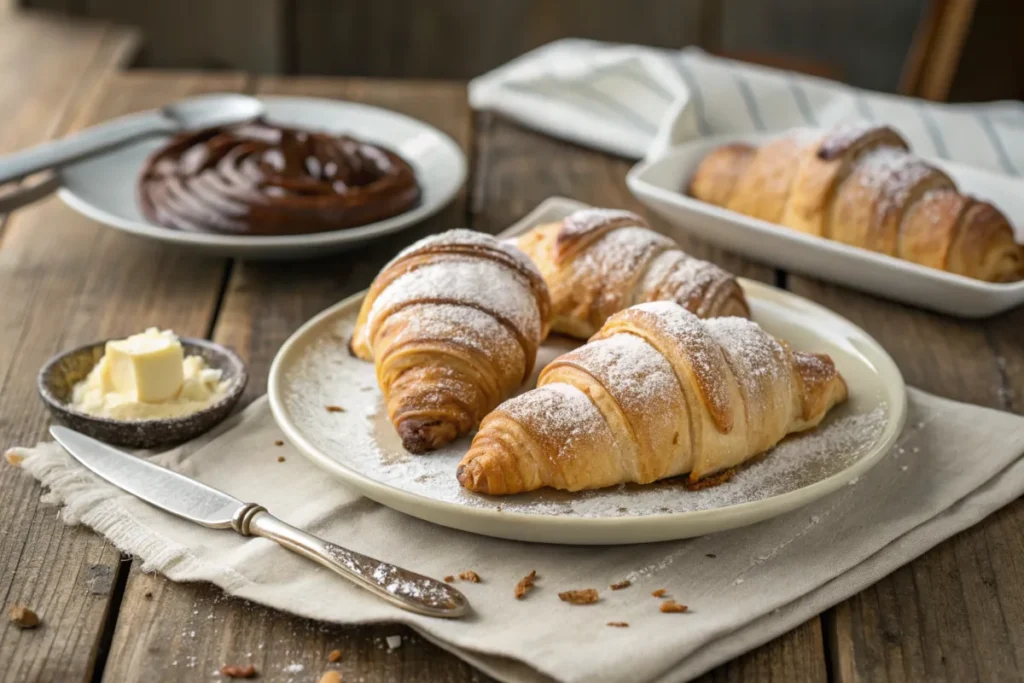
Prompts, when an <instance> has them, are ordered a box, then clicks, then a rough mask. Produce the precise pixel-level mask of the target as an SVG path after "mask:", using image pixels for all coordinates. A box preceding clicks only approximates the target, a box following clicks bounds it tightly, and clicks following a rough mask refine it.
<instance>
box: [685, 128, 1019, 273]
mask: <svg viewBox="0 0 1024 683" xmlns="http://www.w3.org/2000/svg"><path fill="white" fill-rule="evenodd" d="M689 192H690V194H692V195H693V196H694V197H696V198H697V199H701V200H703V201H706V202H709V203H711V204H715V205H717V206H723V207H725V208H727V209H731V210H733V211H737V212H739V213H742V214H746V215H748V216H753V217H754V218H760V219H762V220H766V221H769V222H772V223H778V224H780V225H784V226H787V227H790V228H793V229H794V230H799V231H800V232H805V233H808V234H811V235H817V236H819V237H826V238H829V239H833V240H836V241H838V242H843V243H845V244H849V245H852V246H856V247H862V248H864V249H870V250H872V251H876V252H880V253H883V254H887V255H889V256H895V257H898V258H902V259H905V260H907V261H913V262H914V263H919V264H921V265H923V266H928V267H930V268H937V269H939V270H945V271H948V272H951V273H956V274H959V275H965V276H967V277H972V278H975V279H978V280H986V281H989V282H1011V281H1016V280H1020V279H1022V278H1024V246H1021V245H1019V244H1017V243H1016V242H1015V241H1014V233H1013V227H1012V226H1011V225H1010V223H1009V222H1008V221H1007V219H1006V217H1005V216H1004V215H1003V214H1002V213H1000V212H999V211H998V210H997V209H996V208H995V207H993V206H992V205H991V204H988V203H986V202H983V201H980V200H977V199H974V198H972V197H968V196H966V195H962V194H960V193H959V192H958V191H957V189H956V185H955V184H954V183H953V181H952V180H951V179H950V178H949V177H948V176H947V175H946V174H945V173H943V172H942V171H940V170H938V169H936V168H934V167H932V166H929V165H928V164H926V163H924V162H923V161H921V160H920V159H918V158H917V157H915V156H914V155H913V154H912V153H911V152H910V151H909V148H908V146H907V143H906V141H905V140H904V139H903V138H902V137H901V136H900V135H899V134H898V133H897V132H896V131H894V130H892V129H891V128H888V127H884V126H874V125H852V124H845V125H839V126H837V127H835V128H833V129H832V130H830V131H827V132H819V131H813V130H805V129H799V130H795V131H791V132H790V133H789V134H787V135H785V136H783V137H781V138H779V139H777V140H773V141H770V142H768V143H765V144H763V145H761V146H760V147H754V146H752V145H746V144H729V145H723V146H721V147H719V148H717V149H715V150H714V151H712V152H711V153H710V154H708V155H707V156H706V157H705V158H704V159H703V160H702V161H701V163H700V165H699V166H698V167H697V171H696V173H695V174H694V176H693V178H692V179H691V180H690V186H689Z"/></svg>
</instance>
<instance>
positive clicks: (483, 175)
mask: <svg viewBox="0 0 1024 683" xmlns="http://www.w3.org/2000/svg"><path fill="white" fill-rule="evenodd" d="M474 140H475V142H476V150H477V159H476V162H475V164H474V167H475V173H474V177H473V187H472V191H471V206H470V211H471V223H472V225H473V227H474V228H476V229H479V230H484V231H487V232H496V231H498V230H501V229H502V228H504V227H507V226H508V225H509V224H510V223H512V222H513V221H515V220H516V219H518V218H520V217H521V216H522V215H523V214H525V213H526V212H528V211H529V210H530V209H532V208H533V207H534V206H536V205H537V204H538V203H539V202H541V201H542V200H544V199H545V198H547V197H549V196H552V195H564V196H569V197H574V198H576V199H579V200H580V201H584V202H589V203H592V204H596V205H600V206H609V207H618V208H626V209H630V210H633V211H638V212H640V213H642V214H644V215H645V216H647V217H648V218H649V219H650V220H651V222H652V224H653V225H655V226H663V223H662V222H661V221H660V220H659V219H657V218H656V217H654V216H653V215H652V214H650V212H648V211H646V210H645V209H643V207H641V206H640V204H639V203H638V202H637V201H636V200H635V199H634V198H633V196H632V195H631V194H630V192H629V190H628V189H627V187H626V183H625V175H626V171H627V170H628V169H629V167H630V165H631V162H629V161H626V160H623V159H614V158H611V157H609V156H607V155H605V154H601V153H600V152H595V151H593V150H588V149H584V148H581V147H577V146H574V145H570V144H567V143H564V142H560V141H557V140H554V139H552V138H549V137H546V136H543V135H539V134H537V133H533V132H530V131H527V130H524V129H522V128H520V127H518V126H516V125H514V124H511V123H509V122H507V121H505V120H502V119H500V118H497V117H494V116H491V115H487V114H484V115H479V116H478V117H477V125H476V131H475V135H474ZM677 237H678V235H677ZM680 241H681V242H682V243H683V245H684V248H685V249H687V250H688V251H690V252H691V253H693V254H695V255H698V256H700V257H701V258H707V259H710V260H712V261H715V262H717V263H719V264H721V265H722V266H723V267H726V268H728V269H730V270H731V271H732V272H734V273H738V274H741V275H744V276H746V277H750V278H755V279H760V280H764V281H767V282H772V281H773V280H774V272H773V271H772V270H770V269H768V268H765V267H763V266H758V265H756V264H752V263H750V262H747V261H743V260H741V259H740V258H739V257H736V256H734V255H731V254H727V253H725V252H721V251H718V250H716V249H713V248H710V247H708V246H707V245H704V244H701V243H698V242H696V241H694V240H688V239H685V238H682V239H680ZM826 679H827V674H826V669H825V657H824V651H823V647H822V637H821V626H820V623H819V620H818V619H817V618H815V619H812V620H810V621H808V622H807V623H805V624H803V625H802V626H800V627H799V628H797V629H795V630H794V631H792V632H790V633H788V634H786V635H785V636H783V637H781V638H777V639H776V640H774V641H772V642H771V643H768V644H766V645H764V646H763V647H760V648H758V649H757V650H754V651H753V652H750V653H748V654H746V655H744V656H742V657H739V658H737V659H736V660H734V661H732V662H729V663H728V664H725V665H723V666H721V667H719V668H718V669H716V670H714V671H712V672H709V673H708V674H707V675H706V676H704V677H702V679H701V680H702V681H703V682H705V683H709V682H711V681H729V682H733V681H736V682H739V681H743V682H744V683H746V682H747V681H822V682H823V681H825V680H826Z"/></svg>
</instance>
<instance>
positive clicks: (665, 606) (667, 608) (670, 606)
mask: <svg viewBox="0 0 1024 683" xmlns="http://www.w3.org/2000/svg"><path fill="white" fill-rule="evenodd" d="M688 609H690V608H689V607H687V606H686V605H680V604H679V603H678V602H676V601H675V600H666V601H665V602H663V603H661V606H660V607H658V611H660V612H665V613H672V612H685V611H687V610H688Z"/></svg>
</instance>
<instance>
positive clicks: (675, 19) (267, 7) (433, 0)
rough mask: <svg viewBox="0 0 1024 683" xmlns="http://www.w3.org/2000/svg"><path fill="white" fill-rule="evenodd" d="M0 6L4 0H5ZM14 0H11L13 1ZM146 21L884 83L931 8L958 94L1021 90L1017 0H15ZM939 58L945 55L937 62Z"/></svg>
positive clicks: (217, 43) (356, 61)
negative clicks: (703, 63)
mask: <svg viewBox="0 0 1024 683" xmlns="http://www.w3.org/2000/svg"><path fill="white" fill-rule="evenodd" d="M0 1H2V0H0ZM13 1H14V2H15V3H17V2H18V1H19V0H13ZM21 4H23V5H25V6H29V7H34V8H45V9H50V10H54V11H57V12H60V13H64V14H69V15H73V16H82V17H91V18H100V19H107V20H111V21H114V22H116V23H121V24H125V25H131V26H137V27H139V28H140V29H142V32H143V36H144V43H143V45H144V49H143V52H142V54H141V56H140V59H139V61H138V63H137V64H136V66H149V67H160V68H163V67H167V68H216V69H238V70H244V71H249V72H257V73H271V74H273V73H278V74H330V75H355V76H388V77H415V78H459V79H465V78H470V77H472V76H476V75H478V74H481V73H483V72H485V71H487V70H488V69H491V68H493V67H495V66H497V65H499V64H502V63H503V62H506V61H508V60H509V59H511V58H513V57H515V56H516V55H518V54H521V53H523V52H525V51H527V50H529V49H531V48H533V47H536V46H538V45H542V44H544V43H546V42H549V41H551V40H554V39H557V38H561V37H566V36H578V37H586V38H596V39H601V40H610V41H619V42H629V43H642V44H648V45H657V46H662V47H681V46H683V45H699V46H701V47H703V48H705V49H708V50H710V51H713V52H717V53H724V54H728V55H730V56H737V57H740V58H744V59H748V60H750V61H756V62H762V63H769V64H776V65H780V66H785V67H790V68H796V69H798V70H802V71H808V72H812V73H817V74H820V75H826V76H829V77H833V78H837V79H839V80H843V81H846V82H849V83H852V84H854V85H858V86H862V87H866V88H872V89H877V90H883V91H890V92H899V91H902V92H906V93H909V94H920V93H914V92H913V91H912V90H911V89H908V88H906V87H904V88H901V75H902V74H903V73H904V70H905V63H906V58H907V55H908V53H909V52H911V46H912V42H913V37H914V35H915V31H916V30H918V29H919V27H921V26H922V22H923V20H924V19H925V18H926V17H927V15H928V12H929V10H931V11H934V10H935V8H937V7H940V6H948V7H952V8H954V10H955V11H953V12H952V13H951V14H950V16H951V17H952V18H951V19H949V21H952V22H954V23H959V24H962V25H963V28H964V31H963V33H964V35H965V39H964V44H963V49H962V51H961V50H955V51H954V52H955V53H956V57H955V59H956V64H955V65H954V66H955V67H956V68H955V72H956V77H955V79H953V83H952V85H951V87H950V88H949V89H948V97H949V99H952V100H971V99H975V100H984V99H1002V98H1014V99H1016V98H1021V97H1022V96H1024V75H1022V74H1024V49H1022V45H1024V0H976V1H975V0H356V1H352V0H21ZM940 61H941V59H940Z"/></svg>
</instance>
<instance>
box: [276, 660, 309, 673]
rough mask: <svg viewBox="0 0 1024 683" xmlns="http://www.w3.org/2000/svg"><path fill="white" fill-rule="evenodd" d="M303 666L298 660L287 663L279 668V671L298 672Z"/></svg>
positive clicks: (300, 671)
mask: <svg viewBox="0 0 1024 683" xmlns="http://www.w3.org/2000/svg"><path fill="white" fill-rule="evenodd" d="M305 668H306V667H305V666H303V665H302V664H299V663H298V662H295V663H294V664H289V665H287V666H285V667H283V668H282V669H281V671H283V672H285V673H286V674H298V673H302V671H303V670H304V669H305Z"/></svg>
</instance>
